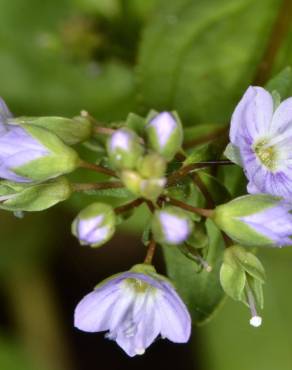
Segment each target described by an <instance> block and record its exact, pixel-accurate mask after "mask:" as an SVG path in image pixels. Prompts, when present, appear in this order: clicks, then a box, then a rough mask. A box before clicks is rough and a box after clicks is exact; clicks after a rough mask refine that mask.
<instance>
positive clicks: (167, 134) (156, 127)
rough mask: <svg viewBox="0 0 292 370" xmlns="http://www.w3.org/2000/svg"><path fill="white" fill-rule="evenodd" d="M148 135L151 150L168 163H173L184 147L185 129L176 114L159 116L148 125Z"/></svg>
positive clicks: (160, 114)
mask: <svg viewBox="0 0 292 370" xmlns="http://www.w3.org/2000/svg"><path fill="white" fill-rule="evenodd" d="M146 133H147V137H148V144H149V146H150V148H151V149H153V150H154V151H155V152H157V153H159V154H161V155H162V156H163V157H164V158H165V159H166V160H167V161H171V160H172V159H173V157H174V156H175V154H176V153H177V152H178V151H179V149H180V148H181V146H182V142H183V129H182V125H181V122H180V121H179V118H178V117H177V116H176V115H175V114H174V113H170V112H162V113H159V114H157V115H156V116H155V117H154V118H152V119H151V120H150V122H149V123H148V124H147V125H146Z"/></svg>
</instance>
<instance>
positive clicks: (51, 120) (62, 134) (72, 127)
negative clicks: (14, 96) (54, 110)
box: [11, 117, 92, 145]
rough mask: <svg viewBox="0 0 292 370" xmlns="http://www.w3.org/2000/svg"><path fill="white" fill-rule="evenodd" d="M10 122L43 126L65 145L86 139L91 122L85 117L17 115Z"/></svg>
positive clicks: (90, 132)
mask: <svg viewBox="0 0 292 370" xmlns="http://www.w3.org/2000/svg"><path fill="white" fill-rule="evenodd" d="M11 124H19V125H21V126H23V127H25V126H26V125H32V126H36V127H41V128H44V129H46V130H48V131H50V132H52V133H53V134H55V135H56V136H58V138H59V139H61V140H62V141H63V142H64V143H65V144H67V145H75V144H78V143H80V142H83V141H86V140H88V139H89V138H90V137H91V134H92V123H91V121H90V120H88V119H86V118H85V117H74V118H72V119H70V118H64V117H18V118H13V119H12V120H11Z"/></svg>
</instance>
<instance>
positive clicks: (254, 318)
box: [246, 285, 262, 328]
mask: <svg viewBox="0 0 292 370" xmlns="http://www.w3.org/2000/svg"><path fill="white" fill-rule="evenodd" d="M246 294H247V301H248V305H249V309H250V313H251V319H250V320H249V323H250V325H251V326H253V327H255V328H258V327H259V326H261V325H262V318H261V316H259V315H258V313H257V310H256V304H255V300H254V296H253V294H252V291H251V290H250V288H249V286H248V285H247V286H246Z"/></svg>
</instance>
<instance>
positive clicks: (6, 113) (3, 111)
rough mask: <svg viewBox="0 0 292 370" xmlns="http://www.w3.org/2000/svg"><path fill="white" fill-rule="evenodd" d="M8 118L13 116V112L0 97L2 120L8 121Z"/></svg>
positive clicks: (0, 119) (0, 118)
mask: <svg viewBox="0 0 292 370" xmlns="http://www.w3.org/2000/svg"><path fill="white" fill-rule="evenodd" d="M8 118H12V114H11V112H10V110H9V109H8V107H7V105H6V103H5V102H4V100H3V99H2V98H0V122H4V121H6V120H7V119H8Z"/></svg>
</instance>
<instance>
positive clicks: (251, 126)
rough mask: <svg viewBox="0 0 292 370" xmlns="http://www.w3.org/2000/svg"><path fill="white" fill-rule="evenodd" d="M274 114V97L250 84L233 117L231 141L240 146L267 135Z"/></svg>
mask: <svg viewBox="0 0 292 370" xmlns="http://www.w3.org/2000/svg"><path fill="white" fill-rule="evenodd" d="M272 116H273V98H272V96H271V94H269V93H268V92H267V91H266V90H265V89H263V88H261V87H257V86H250V87H249V88H248V89H247V91H246V92H245V94H244V96H243V97H242V99H241V101H240V102H239V104H238V105H237V107H236V108H235V111H234V113H233V115H232V118H231V128H230V141H231V143H232V144H234V145H237V146H238V147H239V148H241V146H242V140H243V137H245V139H246V140H247V141H252V142H253V141H254V139H255V138H257V137H259V136H261V135H265V134H266V133H267V131H268V130H269V128H270V125H271V122H272Z"/></svg>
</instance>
